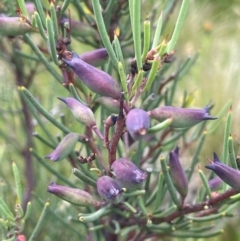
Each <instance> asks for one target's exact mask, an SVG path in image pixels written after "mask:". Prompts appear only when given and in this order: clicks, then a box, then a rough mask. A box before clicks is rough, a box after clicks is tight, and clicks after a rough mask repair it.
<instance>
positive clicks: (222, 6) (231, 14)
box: [0, 0, 240, 241]
mask: <svg viewBox="0 0 240 241" xmlns="http://www.w3.org/2000/svg"><path fill="white" fill-rule="evenodd" d="M154 4H155V1H153V0H152V1H143V5H144V7H143V9H144V12H143V13H142V16H145V15H147V14H149V13H151V9H152V7H153V6H154ZM180 4H181V1H177V5H178V6H177V7H176V8H175V10H174V12H173V13H172V14H171V16H170V21H169V23H168V24H167V26H166V28H165V29H164V33H163V35H162V36H166V35H167V34H169V35H171V33H172V31H173V26H174V23H175V21H176V18H177V15H178V9H179V8H180ZM0 9H1V7H0ZM0 40H1V42H2V44H4V46H6V41H9V40H8V39H6V38H3V37H1V39H0ZM36 41H38V39H36ZM0 44H1V43H0ZM11 44H14V40H12V42H11V41H10V42H9V45H11ZM73 46H75V47H76V46H77V44H76V43H74V42H73ZM9 49H10V47H9ZM89 49H91V48H90V47H89V46H84V45H82V46H77V51H78V53H83V52H86V51H87V50H89ZM196 53H199V55H198V58H197V61H196V63H195V65H194V66H193V67H192V68H191V70H190V71H189V73H188V74H187V75H185V76H184V78H183V79H181V81H180V83H179V85H178V89H177V95H176V98H175V99H174V105H176V106H178V105H181V104H182V101H183V94H184V91H185V90H187V91H188V93H191V96H192V102H191V106H195V107H203V106H205V105H207V104H208V103H210V102H211V103H214V108H213V110H212V112H211V114H212V115H213V116H214V115H215V114H217V113H218V111H219V110H220V109H221V108H222V107H223V105H224V104H225V103H226V102H227V101H229V100H231V101H232V112H233V124H232V131H231V135H232V136H233V138H234V141H235V151H236V152H237V151H238V143H239V141H240V133H239V123H240V103H239V98H240V97H239V96H240V95H239V93H240V83H239V82H240V3H239V1H237V0H232V1H224V0H222V1H214V0H212V1H207V0H205V1H199V0H198V1H197V0H193V1H191V4H190V8H189V12H188V15H187V19H186V21H185V23H184V27H183V30H182V32H181V35H180V38H179V41H178V44H177V47H176V53H175V57H176V65H175V67H173V68H171V69H170V71H171V72H174V68H175V69H177V64H179V63H181V61H184V60H185V58H186V57H187V56H189V57H193V56H194V55H195V54H196ZM4 57H5V56H2V55H1V54H0V113H1V114H0V116H1V118H0V165H1V168H0V182H1V183H0V184H1V195H2V196H4V197H5V198H6V200H7V201H8V202H9V203H14V200H13V199H12V197H13V196H14V195H13V194H14V192H15V190H14V188H13V189H12V190H9V189H7V188H6V187H8V186H9V185H10V186H12V187H14V184H13V178H12V175H13V174H12V170H11V162H12V160H14V161H15V162H16V163H17V165H18V166H19V168H20V170H21V173H22V181H23V184H24V186H25V182H26V179H25V174H24V173H25V170H24V166H23V160H22V156H21V155H20V154H19V152H18V151H20V150H21V147H23V146H24V145H25V141H26V131H25V130H24V129H23V128H22V127H21V125H20V124H21V122H20V120H19V118H21V112H22V110H21V105H20V103H19V98H18V91H17V87H16V80H15V76H14V74H13V73H12V66H11V63H10V62H9V63H7V62H6V61H5V58H4ZM32 64H33V65H34V63H32ZM25 68H26V66H25ZM37 72H38V74H37V76H36V78H35V79H34V83H33V85H32V87H31V92H32V93H33V94H34V96H35V97H36V98H37V99H38V100H39V101H40V102H41V104H42V105H43V106H44V107H45V108H46V109H47V110H49V111H51V112H52V113H53V114H54V115H56V118H59V116H60V113H61V109H60V108H61V105H60V104H59V101H58V100H57V96H67V95H68V92H67V90H65V89H64V88H63V87H62V86H61V85H60V84H59V83H57V82H56V80H55V79H53V77H52V76H50V75H49V74H48V72H46V71H45V68H44V67H43V66H42V67H40V68H37ZM226 115H227V113H226ZM226 115H225V116H226ZM99 122H100V120H99ZM78 127H79V126H76V127H73V128H75V129H76V131H79V129H77V128H78ZM49 128H51V130H52V132H53V133H54V134H55V135H61V134H62V133H59V131H58V130H56V129H55V128H54V127H51V126H50V125H49ZM223 129H224V121H223V122H222V123H221V124H220V125H219V127H218V129H217V130H216V132H215V133H214V134H212V135H210V136H208V138H207V139H206V141H205V144H204V147H203V150H202V152H201V155H200V159H201V160H200V161H201V165H202V168H203V167H204V164H205V163H207V162H208V161H207V159H208V158H211V157H212V152H213V151H215V152H216V153H219V154H220V153H221V152H222V144H223V143H222V140H223V135H224V131H223ZM34 131H39V132H41V130H38V129H35V130H34ZM6 134H7V135H6ZM35 143H37V141H35ZM21 145H22V146H21ZM36 148H37V151H38V152H39V153H43V155H44V153H45V154H48V153H49V152H50V151H51V150H50V149H47V148H44V149H41V148H42V146H41V145H38V144H37V146H36ZM193 152H194V150H191V148H190V149H189V151H188V153H186V158H188V156H189V157H190V156H191V154H192V153H193ZM54 168H55V169H56V170H58V171H60V172H61V173H62V174H63V175H65V176H66V177H70V179H71V178H73V177H72V176H71V166H70V165H69V164H68V163H65V164H62V162H61V163H54ZM34 170H35V173H34V177H35V180H36V188H35V192H36V193H37V194H38V196H40V197H41V199H42V200H44V201H45V200H47V199H48V198H50V199H51V201H52V202H53V203H54V200H55V197H52V196H51V197H50V195H49V194H48V193H47V192H46V187H47V185H48V184H49V182H50V181H54V176H52V175H50V174H49V173H48V172H46V170H45V169H44V168H42V167H41V166H40V165H39V164H38V163H34ZM204 171H205V170H204ZM206 173H207V172H206ZM194 181H195V180H194ZM33 205H35V206H36V208H37V209H39V203H38V202H35V203H34V204H33ZM64 205H65V204H64ZM65 208H66V207H61V206H59V207H58V212H59V213H60V214H62V213H61V209H65ZM67 209H68V207H67ZM71 210H72V209H71ZM239 210H240V209H239ZM239 210H238V214H239ZM39 212H40V209H39ZM39 212H35V213H34V215H35V216H32V217H31V218H32V219H33V220H34V219H37V218H38V216H39ZM69 212H72V211H70V208H69ZM72 214H73V213H72ZM63 215H66V216H67V214H66V213H65V212H64V214H63ZM69 215H70V214H69ZM226 220H227V221H226V222H225V232H224V234H223V235H221V236H220V237H217V238H211V239H209V240H239V239H240V230H239V229H238V223H239V221H240V219H239V217H238V215H236V217H235V218H232V219H226ZM229 220H230V221H229ZM28 225H29V227H31V222H29V223H28ZM61 227H62V226H61V224H60V223H59V222H56V223H55V220H54V219H51V218H50V219H48V223H47V224H46V232H53V233H55V235H56V236H55V237H54V235H53V236H52V240H60V239H59V237H60V233H61V232H62V235H63V236H64V235H66V236H67V234H66V233H64V232H65V231H64V229H61ZM76 227H78V226H76ZM66 232H69V231H66ZM39 240H40V239H39ZM41 240H45V241H48V240H50V239H49V238H48V236H46V237H45V238H44V239H41ZM61 240H64V238H62V239H61ZM72 240H77V239H72ZM188 240H191V239H188Z"/></svg>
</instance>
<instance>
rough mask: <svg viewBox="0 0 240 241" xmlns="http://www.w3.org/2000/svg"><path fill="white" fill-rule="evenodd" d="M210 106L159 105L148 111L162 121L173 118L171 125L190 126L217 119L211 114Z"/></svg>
mask: <svg viewBox="0 0 240 241" xmlns="http://www.w3.org/2000/svg"><path fill="white" fill-rule="evenodd" d="M208 111H209V106H207V107H205V108H203V109H193V108H180V107H173V106H162V107H157V108H155V109H153V110H150V111H149V112H148V114H149V116H150V117H151V118H153V119H156V120H158V121H160V122H162V121H165V120H166V119H169V118H172V123H171V125H170V127H173V128H189V127H191V126H194V125H196V124H198V123H200V122H201V121H205V120H215V119H217V118H216V117H213V116H210V115H209V113H208Z"/></svg>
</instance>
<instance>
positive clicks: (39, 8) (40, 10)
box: [34, 0, 46, 27]
mask: <svg viewBox="0 0 240 241" xmlns="http://www.w3.org/2000/svg"><path fill="white" fill-rule="evenodd" d="M34 2H35V5H36V7H37V11H38V13H39V16H40V18H41V21H42V24H43V26H44V27H45V18H46V16H45V13H44V10H43V5H42V3H41V0H34Z"/></svg>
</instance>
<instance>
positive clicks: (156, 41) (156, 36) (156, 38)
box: [152, 12, 163, 49]
mask: <svg viewBox="0 0 240 241" xmlns="http://www.w3.org/2000/svg"><path fill="white" fill-rule="evenodd" d="M162 23H163V17H162V12H161V14H160V17H159V18H158V21H157V27H156V31H155V34H154V38H153V44H152V49H155V48H156V47H157V46H158V44H159V39H160V36H161V31H162Z"/></svg>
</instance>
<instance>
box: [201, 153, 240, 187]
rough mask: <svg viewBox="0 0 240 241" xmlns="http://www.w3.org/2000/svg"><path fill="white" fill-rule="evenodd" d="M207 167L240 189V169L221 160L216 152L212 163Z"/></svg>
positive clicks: (230, 184)
mask: <svg viewBox="0 0 240 241" xmlns="http://www.w3.org/2000/svg"><path fill="white" fill-rule="evenodd" d="M205 167H206V168H208V169H210V170H212V171H213V172H215V173H216V175H217V176H218V177H220V178H221V179H222V180H223V181H224V182H225V183H227V184H228V185H229V186H231V187H232V188H234V189H236V190H240V171H238V170H236V169H234V168H232V167H229V166H227V165H225V164H224V163H222V162H220V160H219V158H218V156H217V154H216V153H213V161H212V162H211V164H210V165H207V166H205Z"/></svg>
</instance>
